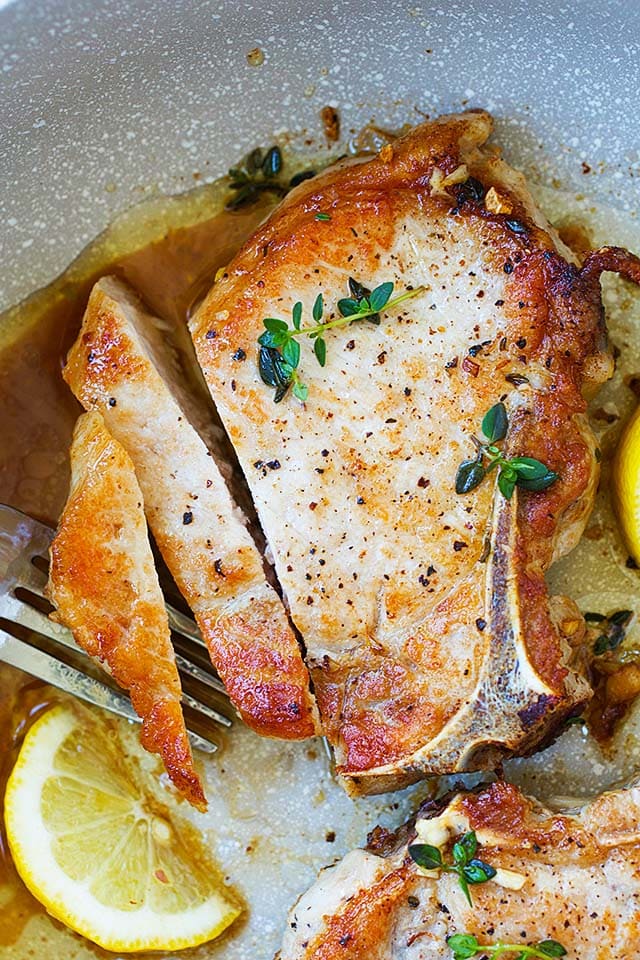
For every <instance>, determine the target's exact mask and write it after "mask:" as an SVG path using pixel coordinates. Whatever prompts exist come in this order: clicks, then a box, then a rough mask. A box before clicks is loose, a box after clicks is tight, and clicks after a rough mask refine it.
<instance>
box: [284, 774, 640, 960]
mask: <svg viewBox="0 0 640 960" xmlns="http://www.w3.org/2000/svg"><path fill="white" fill-rule="evenodd" d="M639 820H640V787H638V786H637V785H636V786H633V787H632V788H630V789H628V790H622V791H619V792H617V793H611V794H604V795H603V796H601V797H600V798H598V799H597V800H595V801H594V802H593V803H591V804H588V805H587V806H585V807H584V809H582V810H580V811H578V812H576V813H572V814H571V815H570V816H569V815H561V814H558V813H552V812H550V811H549V810H546V809H544V808H543V807H541V806H540V805H539V804H537V803H536V802H534V801H532V800H529V799H528V798H526V797H524V796H523V795H522V794H521V793H520V792H519V791H518V790H517V788H516V787H514V786H511V785H510V784H507V783H494V784H492V785H491V786H489V787H487V788H485V789H483V790H481V791H480V792H479V793H461V794H458V795H457V796H455V798H453V799H452V800H451V802H450V803H448V805H447V806H446V808H445V809H444V810H443V811H439V810H434V808H433V805H431V806H429V805H426V806H425V807H424V808H423V809H422V810H421V811H420V812H419V814H418V817H417V820H416V822H413V823H411V824H409V825H408V826H407V827H406V828H403V829H402V830H401V831H399V832H398V833H397V834H395V835H393V834H391V835H390V834H388V833H387V832H386V831H381V830H380V829H378V830H376V831H374V832H373V833H372V834H371V836H370V838H369V839H370V841H373V843H372V844H371V846H370V847H369V848H368V849H366V850H354V851H352V852H351V853H349V854H347V856H346V857H345V858H344V859H343V860H342V861H340V862H339V863H337V864H336V865H335V866H332V867H329V868H328V869H326V870H324V871H323V872H322V873H321V874H320V877H319V879H318V880H317V881H316V883H315V885H314V886H313V887H311V889H310V890H309V891H308V892H307V893H305V894H304V896H302V897H301V898H300V900H299V901H298V903H297V904H296V906H295V907H294V908H293V910H292V911H291V913H290V915H289V922H288V925H287V931H286V934H285V938H284V943H283V946H282V952H281V953H280V954H279V955H278V956H279V958H280V960H335V958H336V957H340V958H341V960H451V958H452V957H453V955H454V954H453V949H452V948H453V946H454V945H455V944H456V941H455V940H453V941H452V943H451V945H450V946H447V942H446V941H447V937H454V936H455V935H458V936H461V935H462V934H468V935H469V936H470V937H475V938H476V941H477V944H478V947H479V949H478V951H477V953H474V952H467V953H462V954H461V955H462V956H466V957H471V956H477V957H478V958H481V957H485V956H489V953H488V952H485V951H484V950H483V949H482V947H483V946H486V947H488V946H493V945H495V944H497V943H498V942H502V943H504V944H513V945H514V950H513V952H505V953H504V954H503V953H500V957H503V956H504V960H507V958H508V960H511V958H513V960H515V958H516V957H517V956H519V955H520V954H519V953H518V951H517V949H515V948H516V947H517V946H520V947H524V946H525V945H532V944H536V943H541V942H542V943H544V941H549V940H555V941H556V943H559V944H561V946H562V947H564V949H565V950H566V952H567V953H566V956H567V960H632V958H634V957H636V956H637V955H638V945H639V944H640V831H639V828H638V823H639ZM472 831H473V832H474V833H475V836H476V840H477V843H478V849H477V851H476V852H475V855H473V854H472V857H473V856H475V858H476V859H480V860H482V861H483V862H484V863H487V864H489V865H490V866H491V867H493V868H494V869H495V870H496V876H495V877H494V878H493V879H492V880H488V881H487V882H483V883H478V884H475V885H470V887H469V890H470V895H471V897H472V901H473V905H472V906H470V905H469V903H468V902H467V900H466V898H465V896H464V893H463V892H462V890H461V888H460V885H459V881H458V877H457V876H456V875H455V874H453V873H445V872H443V871H441V870H436V871H434V872H428V873H427V872H422V871H421V870H420V869H419V868H418V867H417V866H416V864H415V863H414V861H413V859H412V858H411V856H410V855H409V852H408V846H409V845H413V844H424V843H426V844H430V845H432V846H433V845H435V846H437V847H439V848H440V849H441V853H442V858H443V861H444V862H445V863H452V862H453V850H452V847H453V844H454V842H455V841H456V840H458V841H459V840H460V839H461V837H462V836H464V835H465V833H470V832H472ZM467 843H468V841H467ZM468 849H470V848H469V847H468ZM459 942H460V941H458V943H459ZM467 943H468V941H467ZM547 949H549V948H548V947H547ZM490 955H491V956H493V952H492V953H491V954H490ZM496 955H497V954H496ZM540 955H542V954H534V956H540ZM548 955H550V956H559V955H560V953H559V951H558V950H557V948H556V952H554V953H549V954H548ZM527 956H528V954H527Z"/></svg>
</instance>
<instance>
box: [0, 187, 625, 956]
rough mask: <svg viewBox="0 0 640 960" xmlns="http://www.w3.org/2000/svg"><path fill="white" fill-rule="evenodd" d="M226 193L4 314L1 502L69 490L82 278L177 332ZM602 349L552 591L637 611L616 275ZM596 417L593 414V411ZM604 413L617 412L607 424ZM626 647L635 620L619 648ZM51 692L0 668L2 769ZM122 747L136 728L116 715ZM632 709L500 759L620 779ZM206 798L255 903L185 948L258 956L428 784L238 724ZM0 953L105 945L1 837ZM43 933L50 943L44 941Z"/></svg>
mask: <svg viewBox="0 0 640 960" xmlns="http://www.w3.org/2000/svg"><path fill="white" fill-rule="evenodd" d="M536 192H537V195H538V200H539V202H540V203H541V205H542V207H543V209H545V211H546V212H547V213H548V215H549V216H550V218H551V219H552V220H553V221H554V222H556V223H560V224H564V225H567V224H568V223H571V224H572V225H573V228H574V232H575V228H576V225H578V226H579V227H580V228H581V230H582V232H584V230H586V231H587V233H588V234H589V235H590V237H591V241H592V243H593V244H594V245H598V244H599V243H604V242H605V241H606V242H608V243H618V244H621V245H625V246H628V247H630V248H631V249H636V250H639V249H640V227H639V226H638V224H637V223H636V222H635V221H634V218H633V217H632V216H629V215H622V214H620V212H619V211H613V210H607V209H605V208H596V207H593V206H592V205H590V204H589V203H588V202H587V201H585V200H584V199H576V198H575V197H572V196H570V195H565V194H562V193H560V192H559V191H556V190H549V189H539V190H538V191H536ZM224 193H225V189H224V186H222V185H216V184H213V185H211V186H206V187H202V188H199V189H197V190H195V191H193V192H192V193H191V194H187V195H186V196H184V197H180V198H174V199H170V200H162V201H159V202H155V203H153V204H151V205H145V206H144V207H142V208H139V209H137V210H135V211H132V212H131V213H130V214H127V215H126V216H125V217H123V218H120V220H118V221H117V222H116V223H115V224H114V225H113V227H112V228H110V230H109V231H107V232H106V234H104V235H102V236H101V237H100V238H98V240H97V241H95V243H94V244H92V245H91V246H90V247H89V248H88V249H87V250H86V251H85V253H84V254H82V255H81V257H80V258H79V259H78V260H77V261H75V262H74V264H72V265H71V267H70V268H69V270H68V271H67V272H66V273H65V274H64V275H63V276H62V277H61V278H60V279H59V280H57V281H56V282H55V283H54V284H52V285H51V287H49V288H47V290H46V291H43V292H41V293H39V294H36V295H34V296H33V297H32V298H30V300H28V301H27V302H26V303H24V304H22V305H20V306H19V307H18V308H14V309H13V310H11V311H8V312H7V313H6V314H5V315H4V316H3V317H2V318H0V330H2V331H3V341H4V349H2V350H1V352H0V417H1V427H0V428H1V429H2V432H3V436H4V437H5V442H4V443H3V445H2V450H1V451H0V501H1V502H6V503H10V504H12V505H14V506H16V507H18V508H20V509H22V510H25V511H27V512H30V513H32V514H34V515H35V516H38V517H40V518H42V519H45V520H49V521H51V522H53V521H55V519H56V517H57V516H58V513H59V511H60V509H61V507H62V505H63V503H64V499H65V497H66V492H67V484H68V464H67V450H68V446H69V442H70V438H71V431H72V428H73V424H74V422H75V419H76V417H77V415H78V412H79V407H78V405H77V404H76V402H75V401H74V399H73V398H72V397H71V395H70V393H69V391H68V390H67V388H66V387H65V385H64V383H63V382H62V379H61V377H60V367H61V364H62V362H63V358H64V356H65V353H66V350H67V349H68V347H69V345H70V343H71V342H72V340H73V339H74V337H75V334H76V331H77V328H78V325H79V322H80V317H81V314H82V311H83V308H84V304H85V302H86V298H87V295H88V291H89V289H90V287H91V285H92V283H93V282H94V280H95V279H96V278H97V277H98V276H100V275H102V274H104V273H106V272H116V273H118V274H119V275H120V276H122V277H124V278H125V279H127V280H128V281H129V282H131V283H132V284H133V285H134V286H135V287H137V289H138V290H139V291H140V292H141V294H142V296H143V297H144V298H145V299H146V301H147V302H148V304H149V306H150V307H151V308H152V309H154V310H155V311H157V313H158V314H159V315H161V316H162V317H164V318H165V319H166V320H168V321H170V322H172V323H174V324H175V325H176V327H178V328H179V329H182V330H185V329H186V328H185V327H184V319H185V317H186V316H187V315H188V313H189V311H190V310H191V309H192V307H193V305H194V303H195V302H197V300H198V298H199V297H200V296H202V294H203V293H204V292H205V290H206V288H207V287H208V285H209V284H210V283H211V281H212V278H213V276H214V275H215V271H216V270H217V268H218V267H219V266H222V265H223V264H224V263H226V262H227V261H228V259H229V258H230V257H231V255H232V254H233V252H234V251H235V249H237V247H238V246H239V245H240V243H241V241H242V239H243V238H244V236H246V235H247V234H248V233H250V232H251V230H252V229H253V228H254V227H255V226H256V225H257V223H258V222H259V221H260V220H261V219H262V217H263V216H264V215H265V214H266V212H267V211H268V209H269V205H270V201H269V200H268V199H267V198H263V200H262V201H261V206H260V207H251V208H248V209H245V210H244V211H240V212H236V213H226V212H224V211H222V210H221V208H222V203H223V200H224ZM604 286H605V300H606V304H607V308H608V317H609V327H610V331H611V336H612V340H613V342H614V344H616V345H617V346H618V347H619V348H620V350H621V351H622V353H621V356H620V359H619V361H618V369H617V372H616V375H615V377H614V379H613V381H612V382H611V383H610V384H607V385H606V386H605V387H604V388H603V390H602V391H601V392H600V394H599V395H598V398H597V399H596V401H595V402H594V409H595V410H596V411H598V412H600V411H604V413H605V414H606V416H603V417H602V418H601V419H599V420H596V422H595V427H596V430H597V432H598V435H599V438H600V444H601V447H602V450H603V455H604V462H603V479H602V483H601V489H600V493H599V495H598V502H597V505H596V510H595V512H594V515H593V517H592V519H591V520H590V523H589V526H588V530H587V536H586V537H585V538H584V539H583V541H582V542H581V544H580V545H579V546H578V547H577V548H576V550H575V551H574V552H573V553H572V554H571V555H570V557H568V558H567V559H565V560H564V561H562V562H561V563H560V564H558V565H557V567H556V568H554V570H553V572H552V574H551V578H550V579H551V582H552V586H553V588H554V590H556V591H560V592H562V591H566V592H567V593H569V594H570V595H571V596H573V597H574V598H575V599H576V600H577V601H578V603H579V605H580V607H581V608H582V609H583V610H595V611H600V612H603V613H607V612H611V611H613V610H616V609H619V608H621V607H627V608H633V607H634V605H635V597H636V594H637V591H638V586H639V585H640V573H639V572H638V571H636V570H632V569H629V568H628V567H627V566H626V565H625V561H626V559H627V554H626V551H625V550H624V548H623V546H622V544H621V543H620V540H619V537H618V535H617V532H616V529H615V523H614V519H613V516H612V513H611V508H610V504H609V498H608V469H609V465H608V458H609V456H610V455H611V452H612V450H613V448H614V446H615V442H616V439H617V437H618V435H619V432H620V429H621V426H622V424H623V422H624V420H625V418H626V417H627V416H628V415H629V413H630V412H631V411H632V409H633V408H634V406H635V403H636V397H635V396H634V395H633V393H632V392H631V390H630V389H628V387H627V386H625V382H624V381H625V378H626V377H628V376H629V375H631V374H635V373H640V296H639V295H638V293H637V292H636V291H634V290H632V289H631V287H630V286H629V285H626V284H625V283H624V282H623V281H620V280H618V279H617V278H613V277H610V276H607V277H606V278H605V284H604ZM598 415H600V414H599V413H598ZM612 416H615V419H613V420H612V422H611V423H607V422H606V421H607V420H611V418H612ZM634 640H635V642H636V643H640V629H638V628H637V627H635V628H632V630H631V631H630V633H629V638H628V642H629V644H631V645H633V644H634ZM52 696H53V697H54V698H55V697H57V696H59V695H58V694H56V693H55V692H53V693H52V691H51V690H50V689H49V688H46V687H43V686H42V685H39V684H37V683H35V682H33V681H32V680H30V679H29V678H27V677H24V676H23V675H19V674H17V673H16V672H15V671H12V670H10V669H9V668H6V667H2V666H1V665H0V730H1V731H2V740H1V741H0V778H5V777H6V776H7V775H8V773H9V771H10V768H11V764H12V761H13V758H14V756H15V745H16V743H17V742H19V740H20V738H21V736H22V735H23V733H24V730H25V728H26V727H27V726H28V724H29V723H30V722H31V720H32V719H33V717H34V716H35V715H37V713H39V712H40V710H41V709H43V708H44V707H46V705H47V704H48V703H49V702H50V700H51V698H52ZM123 729H124V730H125V734H124V735H125V736H126V737H127V738H128V742H130V743H131V749H135V742H134V741H135V730H134V729H132V728H127V727H126V725H124V724H123ZM639 744H640V707H639V708H638V709H632V710H631V711H630V713H629V714H628V716H627V719H626V721H625V723H624V725H623V726H621V728H620V729H619V730H618V732H617V734H616V737H615V738H614V741H613V743H612V745H611V748H610V749H608V750H607V751H606V752H605V751H603V749H602V748H601V747H599V746H598V744H597V743H596V742H595V741H594V740H593V739H592V738H591V737H590V736H589V735H588V734H587V733H586V732H585V731H584V730H583V729H582V728H581V727H575V726H574V727H571V728H570V729H568V730H567V731H566V733H564V734H563V736H562V737H560V739H559V740H558V741H557V742H556V744H555V745H553V746H552V747H550V748H549V749H548V750H547V751H546V752H545V753H544V754H542V755H539V756H538V757H535V758H532V759H530V760H524V761H512V762H511V763H509V764H507V775H508V776H509V777H510V778H512V779H514V780H515V781H517V782H518V783H520V784H521V785H523V786H524V788H525V789H528V790H530V791H532V792H534V793H536V794H537V795H538V796H539V797H541V798H542V799H549V798H551V797H554V796H555V797H557V796H558V795H563V796H583V795H587V794H590V793H592V792H597V791H599V790H601V789H603V788H605V787H606V786H607V785H609V784H610V783H612V782H613V781H615V780H617V779H619V778H621V777H623V778H625V777H629V776H631V775H632V773H633V771H634V770H635V769H636V768H637V767H638V765H639V763H640V746H639ZM206 779H207V784H206V789H207V793H208V796H209V799H210V805H209V812H208V814H206V815H205V816H201V815H198V814H196V813H193V812H191V811H186V810H185V809H184V806H185V805H182V806H181V808H180V813H181V814H183V815H185V816H188V817H190V818H191V819H192V820H193V821H194V822H195V823H197V825H198V826H199V827H200V828H201V829H202V830H204V831H205V833H206V836H207V839H208V840H209V841H210V843H211V846H212V850H213V853H214V856H215V857H216V858H217V859H218V861H219V862H221V863H223V864H224V865H225V868H226V870H227V874H228V876H229V878H230V880H231V881H232V882H233V884H234V885H235V886H236V887H237V888H238V889H239V890H240V892H241V894H242V895H243V897H244V898H245V899H246V901H247V902H248V903H249V904H250V905H251V906H250V911H249V914H248V916H247V917H246V918H245V920H244V922H243V921H242V920H241V921H240V922H239V923H237V924H236V925H234V927H233V928H232V929H231V931H230V932H229V934H228V935H227V936H225V937H224V938H223V939H222V940H221V941H217V942H215V943H214V944H210V945H204V946H203V947H200V948H198V949H196V950H192V951H186V952H185V953H184V954H181V955H183V956H185V957H193V958H196V957H197V958H203V957H212V958H215V957H220V958H222V957H224V958H225V960H249V958H251V960H267V958H270V957H271V956H272V955H273V953H274V951H275V950H276V949H277V946H278V945H279V940H280V936H281V931H282V928H283V924H284V917H285V913H286V910H287V909H288V907H289V906H290V905H291V904H292V903H293V901H294V900H295V898H296V897H297V896H298V895H299V894H300V893H301V892H302V891H303V890H304V889H305V888H306V887H307V886H308V885H309V883H310V882H311V880H312V879H313V877H314V876H315V873H316V871H317V869H318V868H319V867H320V866H322V865H324V864H325V863H327V862H331V861H332V860H333V859H334V858H335V857H338V856H341V855H342V854H343V853H344V852H346V850H347V849H349V848H350V847H352V846H356V845H359V844H361V843H362V842H363V840H364V837H365V834H366V832H367V830H368V829H370V828H371V826H373V825H374V824H375V823H377V822H382V823H383V824H384V825H388V826H395V825H398V824H399V823H400V822H402V820H403V819H404V818H405V817H406V816H407V815H408V814H409V813H410V811H411V809H412V807H415V804H416V803H417V801H418V797H422V796H424V795H425V793H426V792H427V791H428V789H429V788H428V787H427V786H426V785H421V786H418V787H417V788H413V789H411V790H409V791H405V792H404V793H403V794H396V795H389V796H386V797H381V798H373V799H368V800H360V801H356V802H353V801H351V800H349V799H347V797H346V796H345V795H344V793H343V791H342V789H341V788H340V787H338V786H337V785H336V784H335V783H334V782H333V780H332V779H331V775H330V771H329V766H328V761H327V758H326V756H325V755H324V753H323V750H322V747H321V745H320V744H318V743H312V744H283V743H274V742H273V741H265V740H260V739H259V738H257V737H256V736H255V735H253V734H251V733H250V732H248V731H247V730H245V729H244V728H242V727H241V726H240V724H239V723H236V725H235V727H234V730H233V733H232V735H231V736H230V737H228V738H227V739H226V740H225V742H224V743H221V750H220V752H219V753H218V754H217V755H216V757H214V758H213V759H208V760H207V762H206ZM0 916H1V922H0V958H3V957H7V958H11V960H22V958H25V960H26V958H27V957H32V956H34V955H36V956H41V955H43V953H45V951H46V952H47V953H48V954H49V955H51V956H52V957H56V956H60V957H64V958H65V960H72V958H74V957H85V956H87V957H88V956H94V957H95V956H99V957H103V956H104V957H107V956H112V955H111V954H107V953H105V952H104V951H101V950H99V949H98V948H96V947H93V946H91V945H89V944H87V943H86V942H84V941H82V940H81V939H80V938H78V937H76V936H75V935H73V934H71V933H69V932H68V931H66V930H65V929H63V928H62V927H61V926H60V924H57V923H55V922H54V921H51V920H50V919H49V918H48V917H47V916H46V915H45V914H44V912H43V910H42V908H40V907H39V905H38V904H37V903H36V902H35V901H34V900H33V899H32V898H31V897H30V895H29V894H28V893H27V892H26V891H25V890H24V888H23V886H22V884H21V883H20V881H19V880H18V879H17V877H16V875H15V871H14V869H13V867H12V865H11V863H10V859H9V856H8V853H7V851H6V843H5V841H4V838H3V837H2V836H1V835H0ZM45 945H46V946H45Z"/></svg>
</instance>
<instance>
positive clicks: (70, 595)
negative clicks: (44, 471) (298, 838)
mask: <svg viewBox="0 0 640 960" xmlns="http://www.w3.org/2000/svg"><path fill="white" fill-rule="evenodd" d="M48 595H49V597H50V599H51V602H52V603H53V604H54V606H55V608H56V611H57V615H56V619H58V620H59V621H60V622H62V623H64V624H65V625H66V626H68V627H69V629H70V630H71V631H72V633H73V636H74V638H75V640H76V642H77V643H78V645H79V646H81V647H82V649H83V650H86V651H87V653H89V654H90V655H91V656H92V657H96V659H98V660H99V661H100V662H101V663H103V664H106V666H107V668H108V669H109V671H110V673H111V675H112V676H113V677H114V679H115V680H117V681H118V683H119V684H120V686H122V687H124V688H125V690H128V691H129V694H130V696H131V703H132V704H133V707H134V709H135V711H136V713H137V714H138V715H139V717H140V718H141V720H142V738H141V739H142V745H143V746H144V747H145V749H146V750H149V751H151V752H152V753H158V754H159V755H160V756H161V757H162V760H163V761H164V765H165V767H166V768H167V772H168V774H169V776H170V777H171V780H172V781H173V782H174V783H175V785H176V787H177V788H178V789H179V790H180V792H181V793H183V794H184V796H186V797H187V798H188V799H189V800H190V802H191V803H193V804H194V806H196V807H199V808H201V809H203V808H205V807H206V800H205V796H204V791H203V789H202V784H201V783H200V779H199V777H198V774H197V773H196V771H195V769H194V766H193V758H192V756H191V747H190V745H189V738H188V736H187V731H186V728H185V724H184V718H183V716H182V706H181V689H180V678H179V676H178V669H177V667H176V661H175V656H174V652H173V647H172V646H171V635H170V633H169V623H168V620H167V612H166V609H165V606H164V599H163V596H162V592H161V590H160V584H159V583H158V577H157V574H156V570H155V566H154V563H153V555H152V553H151V547H150V545H149V540H148V536H147V524H146V521H145V518H144V510H143V505H142V493H141V491H140V487H139V485H138V482H137V480H136V476H135V473H134V469H133V463H132V462H131V459H130V457H129V456H128V455H127V453H126V452H125V451H124V450H123V448H122V447H121V446H120V444H119V443H117V442H116V441H115V440H114V439H113V438H112V437H111V436H110V435H109V434H108V433H107V430H106V429H105V426H104V422H103V420H102V417H101V416H100V415H99V414H97V413H86V414H82V416H81V417H80V419H79V420H78V423H77V424H76V427H75V430H74V434H73V442H72V445H71V488H70V491H69V497H68V499H67V503H66V505H65V507H64V510H63V512H62V516H61V518H60V522H59V525H58V531H57V533H56V536H55V539H54V540H53V543H52V544H51V568H50V574H49V586H48Z"/></svg>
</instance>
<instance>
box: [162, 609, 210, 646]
mask: <svg viewBox="0 0 640 960" xmlns="http://www.w3.org/2000/svg"><path fill="white" fill-rule="evenodd" d="M165 607H166V609H167V616H168V617H169V626H170V628H171V629H172V630H174V631H175V632H176V633H179V634H180V635H181V636H183V637H186V638H187V639H188V640H193V642H194V643H197V644H198V645H199V646H201V647H204V649H205V650H206V649H207V645H206V644H205V642H204V640H203V639H202V635H201V633H200V631H199V630H198V627H197V624H196V623H195V621H193V620H192V619H191V617H188V616H187V615H186V614H184V613H182V611H180V610H176V608H175V607H172V606H171V604H170V603H166V602H165Z"/></svg>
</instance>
